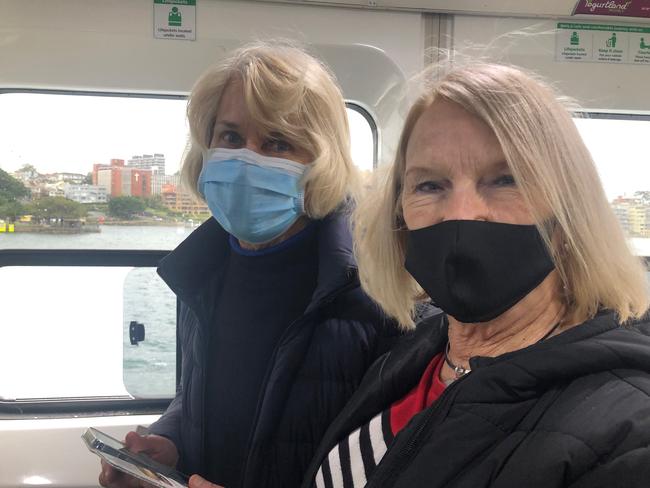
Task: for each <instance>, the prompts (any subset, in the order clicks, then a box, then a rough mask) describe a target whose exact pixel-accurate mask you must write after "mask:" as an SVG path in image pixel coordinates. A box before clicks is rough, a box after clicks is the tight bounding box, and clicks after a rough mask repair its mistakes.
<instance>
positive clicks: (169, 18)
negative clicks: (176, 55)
mask: <svg viewBox="0 0 650 488" xmlns="http://www.w3.org/2000/svg"><path fill="white" fill-rule="evenodd" d="M153 36H154V37H155V38H156V39H175V40H181V41H194V40H196V0H153Z"/></svg>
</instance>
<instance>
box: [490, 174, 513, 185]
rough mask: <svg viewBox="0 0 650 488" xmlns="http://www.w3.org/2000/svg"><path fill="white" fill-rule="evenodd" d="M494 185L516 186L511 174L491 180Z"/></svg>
mask: <svg viewBox="0 0 650 488" xmlns="http://www.w3.org/2000/svg"><path fill="white" fill-rule="evenodd" d="M492 185H494V186H516V185H517V184H516V183H515V179H514V178H513V176H512V175H501V176H498V177H497V178H495V179H494V180H492Z"/></svg>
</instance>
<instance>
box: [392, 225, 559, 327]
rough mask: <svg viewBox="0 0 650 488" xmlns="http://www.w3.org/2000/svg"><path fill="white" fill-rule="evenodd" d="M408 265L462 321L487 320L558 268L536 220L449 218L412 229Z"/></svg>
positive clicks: (433, 296)
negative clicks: (530, 222) (521, 222)
mask: <svg viewBox="0 0 650 488" xmlns="http://www.w3.org/2000/svg"><path fill="white" fill-rule="evenodd" d="M405 267H406V270H407V271H408V272H409V273H410V274H411V276H413V278H414V279H415V281H417V282H418V283H419V284H420V286H421V287H422V288H423V289H424V291H425V292H426V293H427V294H428V295H429V297H430V298H431V300H433V302H434V303H435V304H436V305H437V306H438V307H440V308H441V309H442V310H443V311H444V312H445V313H447V314H449V315H451V316H452V317H454V318H455V319H456V320H459V321H461V322H470V323H471V322H487V321H488V320H492V319H494V318H496V317H498V316H499V315H501V314H502V313H503V312H505V311H506V310H508V309H509V308H510V307H512V306H513V305H514V304H515V303H517V302H518V301H519V300H521V299H522V298H523V297H525V296H526V295H527V294H528V293H529V292H531V291H532V290H533V289H534V288H535V287H537V285H539V284H540V283H541V282H542V281H544V278H546V277H547V276H548V274H549V273H550V272H551V271H552V270H553V269H554V268H555V265H554V264H553V260H552V259H551V256H550V255H549V253H548V251H547V249H546V246H545V245H544V241H543V240H542V236H541V235H540V234H539V231H538V230H537V227H535V226H534V225H514V224H501V223H496V222H484V221H478V220H450V221H446V222H442V223H440V224H436V225H432V226H430V227H425V228H423V229H418V230H412V231H409V233H408V237H407V247H406V262H405Z"/></svg>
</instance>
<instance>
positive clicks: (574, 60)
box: [0, 0, 650, 488]
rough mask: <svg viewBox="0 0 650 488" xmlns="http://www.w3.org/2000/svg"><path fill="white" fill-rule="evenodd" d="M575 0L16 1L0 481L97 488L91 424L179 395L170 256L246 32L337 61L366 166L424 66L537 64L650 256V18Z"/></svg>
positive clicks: (388, 151) (1, 244) (1, 146)
mask: <svg viewBox="0 0 650 488" xmlns="http://www.w3.org/2000/svg"><path fill="white" fill-rule="evenodd" d="M575 4H576V2H575V1H572V0H547V1H545V2H538V1H534V0H521V1H518V2H513V1H509V0H485V1H482V2H475V1H472V0H426V1H425V0H373V1H367V0H330V1H312V0H300V1H299V0H296V1H289V0H287V1H267V0H259V1H245V0H233V1H225V0H224V1H221V0H195V1H194V0H189V1H188V0H182V1H181V0H164V1H163V0H110V1H107V0H3V1H2V2H1V6H2V8H1V9H0V10H1V12H2V13H1V14H0V60H2V63H1V64H2V69H1V70H0V134H1V136H0V137H1V139H0V140H1V142H0V371H1V372H2V373H0V488H9V487H11V488H15V487H27V486H34V485H43V486H51V487H91V486H97V477H98V474H99V460H98V458H97V457H96V456H93V455H92V454H91V453H89V452H88V450H87V449H86V447H85V446H84V444H83V443H82V441H81V438H80V437H81V435H82V433H83V432H84V431H85V429H86V428H88V427H96V428H98V429H100V430H102V431H104V432H106V433H108V434H109V435H112V436H113V437H116V438H118V439H122V438H123V436H124V435H125V434H126V432H128V431H130V430H134V429H135V428H136V427H137V426H141V428H146V426H148V425H149V424H151V423H152V422H153V421H155V420H156V419H157V418H158V416H159V415H160V414H161V412H163V411H164V409H165V408H166V406H167V405H168V404H169V402H170V401H171V398H173V396H174V393H175V391H176V387H177V382H178V378H179V373H180V371H179V369H180V368H179V357H180V351H179V350H177V349H178V348H177V336H176V322H177V302H176V298H175V296H174V295H173V293H172V292H171V291H170V290H169V289H168V288H167V286H166V285H165V284H164V283H163V282H162V281H161V280H160V278H158V276H157V274H156V266H157V263H158V262H159V261H160V259H161V258H162V257H164V256H165V255H166V254H167V253H168V252H169V251H170V250H172V249H173V248H174V247H175V246H176V245H178V244H179V243H180V242H181V241H182V240H183V239H185V238H186V237H187V236H188V235H189V234H190V233H191V232H192V231H193V230H194V229H195V228H196V227H197V225H199V224H200V223H201V222H203V221H204V220H205V219H207V218H210V216H209V211H208V209H207V207H206V206H205V205H204V204H203V203H202V202H197V201H196V200H193V199H192V198H191V197H190V195H189V194H187V192H186V190H184V189H183V188H182V187H181V185H180V182H179V176H178V172H179V168H180V163H181V160H182V157H183V153H184V151H185V149H186V145H187V141H188V126H187V122H186V117H185V105H186V97H187V95H188V93H189V92H190V90H191V88H192V86H193V83H194V82H195V80H196V79H197V78H198V76H199V75H200V74H201V73H202V72H203V71H204V70H205V69H206V68H207V67H208V66H210V65H212V64H214V63H215V62H216V61H218V60H219V59H221V58H223V57H224V56H225V55H226V53H228V52H229V51H230V50H231V49H233V48H235V47H237V46H240V45H243V44H245V43H247V42H250V41H252V40H255V39H268V38H287V39H292V40H296V41H298V42H299V43H302V44H303V45H305V46H307V48H308V49H309V50H310V52H312V53H313V54H315V55H316V56H317V57H319V58H320V59H322V60H323V61H324V62H325V63H326V64H327V65H328V66H329V67H330V68H331V70H332V71H333V73H334V74H335V76H336V78H337V80H338V82H339V84H340V86H341V88H342V91H343V95H344V97H345V100H346V103H347V108H348V110H347V111H348V117H349V122H350V130H351V138H352V153H353V159H354V162H355V164H357V165H359V166H360V168H361V169H362V170H363V171H367V172H372V171H374V170H375V169H376V168H377V167H379V166H381V165H384V164H390V162H391V159H392V157H393V156H394V152H395V148H396V143H397V139H398V136H399V133H400V131H401V128H402V123H403V120H404V116H405V114H406V110H407V107H408V103H409V95H411V94H412V89H411V88H412V83H413V77H414V76H415V75H416V74H417V73H418V72H420V71H421V70H422V69H423V68H425V67H426V66H428V65H429V64H431V63H436V62H440V61H443V59H446V57H449V59H451V62H453V60H454V59H458V60H459V59H464V58H466V57H467V56H469V57H473V56H476V57H481V58H484V59H489V60H492V61H497V62H504V63H510V64H514V65H518V66H522V67H524V68H526V69H530V70H532V71H534V72H536V73H538V74H539V75H541V76H542V77H544V78H546V79H547V80H550V81H551V82H552V83H553V84H555V85H556V86H558V88H559V89H560V90H561V91H562V92H563V93H565V94H566V95H568V96H570V97H572V98H573V99H575V101H576V102H577V103H578V104H579V106H580V107H581V108H580V110H578V111H577V112H576V114H575V121H576V124H577V126H578V129H579V130H580V132H581V134H582V136H583V138H584V139H585V142H586V143H587V146H588V147H589V149H590V151H591V152H592V156H593V158H594V160H595V162H596V164H597V166H598V171H599V173H600V176H601V179H602V180H603V183H604V185H605V190H606V192H607V197H608V199H609V200H610V202H611V204H612V206H613V207H614V210H615V211H616V214H617V216H619V219H620V220H621V224H622V225H623V227H624V228H625V230H626V232H627V233H628V236H629V241H630V245H631V246H632V248H633V249H634V250H635V252H636V253H637V254H638V255H640V256H644V257H646V256H650V217H649V216H650V178H649V177H648V176H649V175H648V174H647V172H648V171H649V170H648V169H647V168H648V167H650V160H648V157H649V156H648V154H649V153H648V151H647V141H648V140H649V139H650V97H649V96H648V87H649V85H650V84H649V83H648V81H649V80H650V19H648V18H633V17H624V16H616V17H614V16H598V15H572V12H573V8H574V7H575ZM174 7H175V8H176V9H177V10H176V11H172V8H174ZM644 33H645V37H644ZM604 258H605V259H606V257H604Z"/></svg>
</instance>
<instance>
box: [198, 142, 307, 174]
mask: <svg viewBox="0 0 650 488" xmlns="http://www.w3.org/2000/svg"><path fill="white" fill-rule="evenodd" d="M232 160H238V161H242V162H244V163H247V164H252V165H255V166H259V167H261V168H266V169H274V170H279V171H283V172H285V173H287V174H290V175H292V176H298V177H300V176H302V175H303V173H304V172H305V170H306V169H307V168H308V167H309V166H310V165H307V164H301V163H297V162H295V161H291V160H290V159H285V158H274V157H271V156H263V155H261V154H258V153H256V152H255V151H251V150H250V149H245V148H243V149H225V148H216V149H209V150H208V151H206V152H205V153H204V155H203V166H204V167H205V166H206V165H207V164H211V163H219V162H224V161H232Z"/></svg>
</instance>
